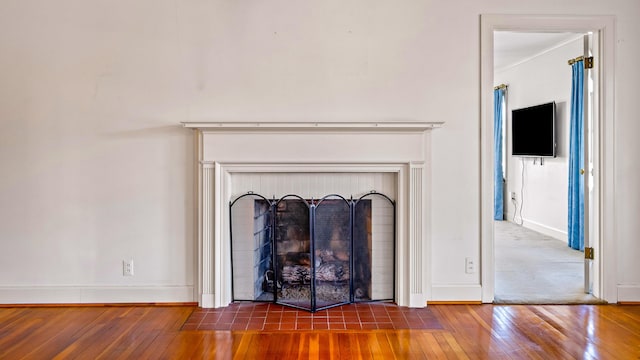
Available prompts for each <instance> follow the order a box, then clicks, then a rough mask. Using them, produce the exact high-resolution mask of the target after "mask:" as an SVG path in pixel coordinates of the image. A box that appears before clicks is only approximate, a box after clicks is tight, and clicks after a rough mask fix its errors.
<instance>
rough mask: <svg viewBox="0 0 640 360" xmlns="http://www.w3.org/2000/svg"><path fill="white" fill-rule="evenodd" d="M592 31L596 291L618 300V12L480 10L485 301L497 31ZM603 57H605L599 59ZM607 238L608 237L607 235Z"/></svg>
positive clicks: (488, 294)
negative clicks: (596, 40) (595, 51)
mask: <svg viewBox="0 0 640 360" xmlns="http://www.w3.org/2000/svg"><path fill="white" fill-rule="evenodd" d="M494 31H535V32H544V31H548V32H585V33H586V32H589V31H599V34H600V52H601V55H600V59H596V61H595V66H598V69H599V72H600V93H599V100H598V101H599V116H598V122H597V123H595V124H594V125H595V126H597V128H598V132H599V140H600V148H599V149H598V152H599V160H600V161H599V164H598V165H596V164H594V168H595V169H594V171H598V169H599V172H597V173H596V174H595V176H597V177H598V179H597V181H596V183H597V186H598V190H599V201H600V211H599V218H597V219H594V221H597V222H598V224H599V234H598V236H597V238H598V241H599V246H598V247H599V249H600V251H598V253H596V254H595V256H596V261H595V264H596V265H595V266H598V272H599V278H598V280H599V281H598V283H594V294H597V296H598V297H599V298H601V299H602V300H605V301H607V302H609V303H616V302H617V301H618V294H617V287H616V284H617V277H616V267H615V266H616V265H615V259H616V251H615V250H616V243H615V236H614V234H615V215H614V210H615V207H614V196H613V194H614V183H613V174H614V156H613V155H614V147H613V140H614V104H615V101H614V100H615V98H614V85H615V84H614V79H615V76H614V64H615V63H614V50H615V46H614V45H615V18H614V17H613V16H577V15H575V16H573V15H569V16H567V15H506V14H505V15H502V14H482V15H480V121H481V123H480V191H481V196H480V197H481V199H480V200H481V205H480V206H481V208H480V254H481V259H480V269H481V279H480V281H481V286H482V302H484V303H491V302H493V300H494V292H495V255H494V254H495V248H494V246H495V245H494V228H493V216H492V214H493V212H492V209H493V186H492V184H493V136H492V135H493V97H492V95H493V91H492V89H493V86H494V84H493V32H494ZM598 60H600V61H598ZM605 239H606V240H605Z"/></svg>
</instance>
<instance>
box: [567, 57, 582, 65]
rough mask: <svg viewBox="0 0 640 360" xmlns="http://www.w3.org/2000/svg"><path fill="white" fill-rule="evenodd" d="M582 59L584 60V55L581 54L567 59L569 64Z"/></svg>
mask: <svg viewBox="0 0 640 360" xmlns="http://www.w3.org/2000/svg"><path fill="white" fill-rule="evenodd" d="M582 60H584V56H582V55H581V56H578V57H577V58H573V59H569V60H568V61H567V63H568V64H569V65H573V64H575V63H577V62H578V61H582Z"/></svg>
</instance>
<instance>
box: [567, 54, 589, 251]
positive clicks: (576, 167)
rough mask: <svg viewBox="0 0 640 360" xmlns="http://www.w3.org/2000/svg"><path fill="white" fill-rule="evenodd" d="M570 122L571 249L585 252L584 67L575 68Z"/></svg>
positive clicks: (575, 64)
mask: <svg viewBox="0 0 640 360" xmlns="http://www.w3.org/2000/svg"><path fill="white" fill-rule="evenodd" d="M572 70H573V80H572V83H571V119H570V130H569V131H570V133H569V136H570V139H569V219H568V220H569V221H568V238H569V246H570V247H571V248H573V249H576V250H580V251H584V179H585V177H586V175H584V176H583V175H580V169H582V168H583V166H584V151H583V144H584V64H583V61H577V62H575V63H574V64H573V65H572Z"/></svg>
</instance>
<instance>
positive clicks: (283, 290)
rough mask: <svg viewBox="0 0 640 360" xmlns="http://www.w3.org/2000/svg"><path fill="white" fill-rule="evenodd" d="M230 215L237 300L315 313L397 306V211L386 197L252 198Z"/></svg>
mask: <svg viewBox="0 0 640 360" xmlns="http://www.w3.org/2000/svg"><path fill="white" fill-rule="evenodd" d="M230 214H231V246H232V256H233V257H232V272H233V299H234V300H236V301H237V300H251V301H272V302H276V303H278V304H282V305H287V306H291V307H295V308H300V309H305V310H309V311H316V310H321V309H325V308H329V307H332V306H337V305H342V304H347V303H353V302H361V301H376V300H393V298H394V293H395V283H394V279H395V276H394V270H395V205H394V203H393V201H392V200H391V199H389V198H388V197H387V196H385V195H383V194H380V193H376V192H371V193H369V194H367V195H365V196H362V197H361V198H358V199H353V198H351V199H346V198H344V197H342V196H340V195H328V196H325V197H324V198H322V199H320V200H313V199H312V200H308V199H304V198H302V197H300V196H297V195H287V196H285V197H283V198H280V199H271V200H269V199H267V198H265V197H263V196H261V195H258V194H254V193H247V194H245V195H242V196H240V197H239V198H237V199H236V200H234V201H233V202H231V204H230Z"/></svg>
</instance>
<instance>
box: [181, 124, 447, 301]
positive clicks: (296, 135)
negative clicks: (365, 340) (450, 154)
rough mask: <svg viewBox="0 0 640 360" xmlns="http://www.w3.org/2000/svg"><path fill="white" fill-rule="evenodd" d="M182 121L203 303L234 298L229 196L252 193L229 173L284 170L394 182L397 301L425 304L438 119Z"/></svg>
mask: <svg viewBox="0 0 640 360" xmlns="http://www.w3.org/2000/svg"><path fill="white" fill-rule="evenodd" d="M183 125H184V127H186V128H192V129H194V130H195V136H196V143H197V147H196V159H197V164H196V171H197V179H198V187H197V192H198V193H197V198H198V224H197V227H198V271H197V274H198V302H199V305H200V306H201V307H203V308H218V307H225V306H228V305H229V304H230V303H231V302H232V300H233V299H232V294H231V282H232V280H231V260H230V259H231V251H230V246H229V245H230V237H229V207H228V204H229V201H230V200H231V199H232V198H233V197H236V196H238V195H239V194H242V193H246V192H247V191H253V190H254V189H251V188H241V187H240V186H239V185H238V184H234V182H233V178H234V175H235V174H283V173H284V174H309V176H313V175H314V174H323V175H328V174H342V175H344V174H363V173H368V174H392V175H393V176H394V177H395V184H396V187H397V188H396V189H395V193H396V198H395V201H396V204H397V207H396V212H397V214H396V224H397V226H396V239H397V240H396V251H395V253H396V269H395V281H396V294H395V302H396V303H397V304H398V305H400V306H409V307H424V306H425V305H426V299H427V298H428V295H429V292H430V280H429V279H430V268H429V266H428V259H429V257H430V251H429V249H430V239H429V236H428V233H429V232H428V229H429V219H430V216H429V211H430V208H429V189H430V177H429V170H430V167H429V158H430V135H431V131H430V130H432V129H434V128H438V127H440V126H441V125H442V123H433V122H391V121H389V122H323V123H315V122H314V123H310V122H261V123H256V122H252V123H248V122H185V123H183ZM292 149H295V150H294V151H292ZM368 190H375V189H368ZM354 195H356V194H354Z"/></svg>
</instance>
